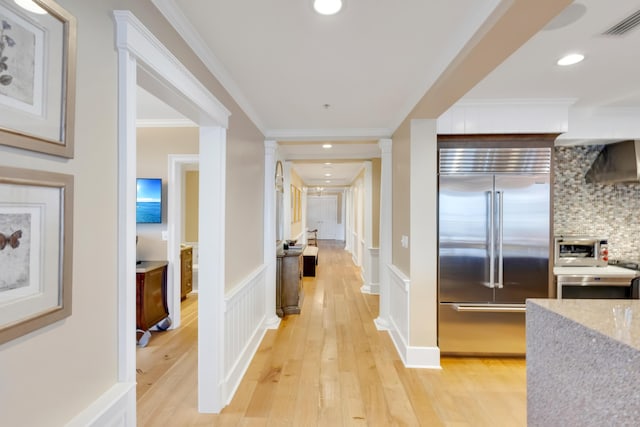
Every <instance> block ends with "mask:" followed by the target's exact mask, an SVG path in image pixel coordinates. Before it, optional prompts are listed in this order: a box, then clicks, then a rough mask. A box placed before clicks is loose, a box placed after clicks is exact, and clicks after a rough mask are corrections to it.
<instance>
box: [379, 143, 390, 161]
mask: <svg viewBox="0 0 640 427" xmlns="http://www.w3.org/2000/svg"><path fill="white" fill-rule="evenodd" d="M378 146H379V147H380V151H381V152H382V158H383V160H384V157H385V155H391V150H392V149H393V140H391V139H380V140H378Z"/></svg>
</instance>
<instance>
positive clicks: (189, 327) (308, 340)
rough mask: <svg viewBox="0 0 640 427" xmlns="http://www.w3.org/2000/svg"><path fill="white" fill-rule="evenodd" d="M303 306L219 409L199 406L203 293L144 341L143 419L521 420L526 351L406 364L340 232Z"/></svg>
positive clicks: (271, 335)
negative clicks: (203, 410)
mask: <svg viewBox="0 0 640 427" xmlns="http://www.w3.org/2000/svg"><path fill="white" fill-rule="evenodd" d="M319 247H320V253H319V262H318V268H317V270H316V273H317V275H316V277H305V278H304V302H303V307H302V312H301V314H300V315H289V316H287V317H285V318H284V319H283V320H282V323H281V324H280V327H279V329H278V330H277V331H276V330H270V331H268V332H267V333H266V335H265V338H264V340H263V342H262V343H261V345H260V348H259V350H258V352H257V353H256V355H255V357H254V358H253V360H252V362H251V365H250V366H249V369H248V370H247V373H246V375H245V377H244V379H243V381H242V383H241V385H240V387H239V388H238V390H237V392H236V394H235V396H234V399H233V400H232V401H231V403H230V404H229V405H228V406H227V407H226V408H224V410H223V411H222V413H221V414H219V415H211V414H199V413H198V412H197V409H196V408H197V395H196V389H197V386H196V370H197V348H196V345H197V343H196V337H197V295H195V294H191V295H189V297H188V298H187V300H186V301H185V302H183V311H182V313H183V318H182V327H181V328H180V329H179V330H178V331H168V332H156V333H154V336H153V337H152V339H151V341H150V343H149V345H148V346H147V347H145V348H139V349H138V350H137V352H138V365H137V367H138V375H137V377H138V378H137V379H138V388H137V391H138V397H137V403H138V425H139V426H168V425H171V426H196V425H203V426H204V425H207V426H211V425H215V426H276V425H277V426H332V427H333V426H351V425H362V426H394V425H409V426H417V425H424V426H438V425H456V426H465V425H469V426H471V425H473V426H484V425H486V426H524V425H526V378H525V362H524V360H523V359H497V358H490V359H480V358H443V360H442V368H443V369H442V370H429V369H407V368H404V366H403V364H402V361H401V360H400V359H399V357H398V354H397V352H396V350H395V348H394V345H393V343H392V341H391V339H390V337H389V335H388V334H387V333H386V332H380V331H377V330H376V329H375V326H374V323H373V319H375V318H376V317H377V313H378V311H377V310H378V297H377V296H373V295H366V294H362V293H360V286H361V279H360V273H359V270H358V269H357V268H356V267H355V266H354V265H353V263H352V261H351V255H350V254H349V253H348V252H346V251H344V249H343V242H338V241H326V240H325V241H322V240H321V241H320V242H319Z"/></svg>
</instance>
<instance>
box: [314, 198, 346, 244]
mask: <svg viewBox="0 0 640 427" xmlns="http://www.w3.org/2000/svg"><path fill="white" fill-rule="evenodd" d="M338 209H339V208H338V195H335V194H334V195H322V196H311V195H308V196H307V228H308V229H309V230H318V239H320V240H342V239H343V237H342V236H344V232H343V233H341V232H340V231H341V230H340V227H341V226H343V224H342V218H341V217H342V215H338Z"/></svg>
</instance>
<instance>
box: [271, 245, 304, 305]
mask: <svg viewBox="0 0 640 427" xmlns="http://www.w3.org/2000/svg"><path fill="white" fill-rule="evenodd" d="M303 250H304V247H303V248H296V249H288V250H286V251H284V250H281V251H278V253H277V260H276V314H277V315H278V316H280V317H283V316H284V315H285V314H300V308H301V307H302V299H303V296H304V295H303V292H302V252H303Z"/></svg>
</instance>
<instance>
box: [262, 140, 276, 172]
mask: <svg viewBox="0 0 640 427" xmlns="http://www.w3.org/2000/svg"><path fill="white" fill-rule="evenodd" d="M277 149H278V143H277V142H276V141H273V140H270V139H267V140H265V141H264V154H265V157H266V156H269V155H271V156H275V153H276V150H277ZM273 167H274V168H275V159H274V165H273Z"/></svg>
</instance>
